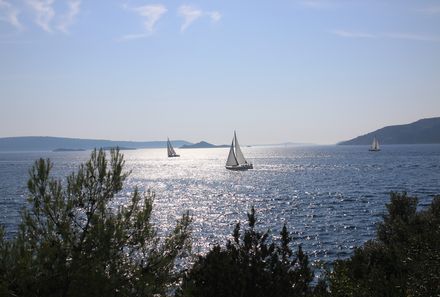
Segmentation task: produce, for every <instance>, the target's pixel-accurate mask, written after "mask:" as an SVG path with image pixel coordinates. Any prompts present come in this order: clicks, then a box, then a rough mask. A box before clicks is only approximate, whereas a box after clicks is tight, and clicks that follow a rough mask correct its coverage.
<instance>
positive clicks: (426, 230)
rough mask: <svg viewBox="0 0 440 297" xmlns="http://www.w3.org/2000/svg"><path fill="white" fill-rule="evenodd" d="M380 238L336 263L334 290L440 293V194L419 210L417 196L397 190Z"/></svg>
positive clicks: (352, 293) (339, 293) (353, 293)
mask: <svg viewBox="0 0 440 297" xmlns="http://www.w3.org/2000/svg"><path fill="white" fill-rule="evenodd" d="M387 209H388V214H386V215H385V216H384V219H383V222H381V223H380V224H379V226H378V230H377V239H376V240H373V241H369V242H367V243H366V244H365V245H364V246H363V247H362V248H359V249H356V250H355V253H354V255H353V256H352V257H351V258H350V259H348V260H340V261H336V262H335V263H334V271H333V273H332V274H331V275H330V277H329V280H330V289H331V292H332V296H440V197H435V198H434V199H433V201H432V203H431V205H430V207H428V209H426V210H424V211H420V212H417V199H416V198H412V197H408V196H407V195H406V193H403V194H398V193H392V194H391V202H390V204H388V205H387Z"/></svg>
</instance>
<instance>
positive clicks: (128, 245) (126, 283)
mask: <svg viewBox="0 0 440 297" xmlns="http://www.w3.org/2000/svg"><path fill="white" fill-rule="evenodd" d="M110 154H111V158H110V161H108V160H107V159H106V154H105V152H104V151H103V150H99V151H96V150H95V151H93V152H92V154H91V157H90V160H89V161H88V162H86V163H85V164H83V165H81V166H80V168H79V170H78V172H77V173H72V174H71V175H70V176H69V177H68V178H67V180H66V182H65V183H64V184H63V183H62V182H61V181H59V180H54V179H53V178H51V177H50V171H51V168H52V164H51V162H50V161H49V160H43V159H40V160H38V161H37V162H35V165H34V166H33V168H32V169H31V170H30V179H29V182H28V189H29V193H30V194H29V199H28V200H29V203H30V206H29V207H28V208H25V209H24V210H23V212H22V222H21V224H20V227H19V232H18V236H17V237H16V238H15V239H13V240H10V241H7V240H5V239H4V237H3V231H2V230H1V231H0V295H1V296H152V295H153V294H160V295H164V294H165V293H166V292H168V291H169V290H170V288H172V286H173V285H175V284H176V282H177V281H178V280H179V277H180V274H179V273H178V272H176V271H175V269H174V268H175V263H176V260H177V259H179V258H181V257H182V256H183V255H184V254H185V253H186V252H187V251H188V249H189V247H190V246H189V235H190V231H189V225H190V222H191V219H190V217H189V216H188V214H185V215H183V217H182V219H181V220H179V221H178V222H177V224H176V227H175V228H174V230H171V231H170V233H169V235H168V236H167V237H166V239H165V240H163V241H161V240H159V238H158V236H157V232H156V229H155V228H154V227H153V226H152V224H151V223H150V219H151V213H152V205H153V198H154V195H153V194H152V193H151V192H148V193H146V194H141V193H140V192H139V191H138V190H137V189H135V190H134V193H133V194H132V196H131V201H130V202H129V203H127V204H126V205H125V206H122V207H119V208H116V206H115V204H114V198H115V195H117V194H118V193H119V192H120V191H121V189H122V187H123V183H124V181H125V179H126V178H127V176H128V174H127V173H124V172H123V167H124V160H123V156H122V155H121V154H120V153H119V151H118V150H112V151H111V153H110Z"/></svg>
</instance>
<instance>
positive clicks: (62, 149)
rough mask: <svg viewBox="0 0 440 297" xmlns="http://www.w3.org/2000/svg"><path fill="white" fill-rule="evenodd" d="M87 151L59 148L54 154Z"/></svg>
mask: <svg viewBox="0 0 440 297" xmlns="http://www.w3.org/2000/svg"><path fill="white" fill-rule="evenodd" d="M85 151H86V149H75V148H72V149H70V148H57V149H54V150H52V152H85Z"/></svg>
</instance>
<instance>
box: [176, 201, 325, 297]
mask: <svg viewBox="0 0 440 297" xmlns="http://www.w3.org/2000/svg"><path fill="white" fill-rule="evenodd" d="M255 224H256V217H255V210H254V208H252V209H251V212H250V213H248V227H247V229H245V230H244V233H242V232H241V226H240V223H238V224H237V225H236V226H235V229H234V231H233V235H232V236H233V238H232V240H229V241H228V242H227V243H226V246H225V247H224V248H221V247H220V246H218V245H216V246H214V247H213V248H212V250H211V251H209V252H208V254H207V255H206V256H199V257H198V259H197V261H196V262H195V264H194V266H193V267H192V268H191V270H190V271H189V272H188V273H187V275H186V276H185V277H184V281H183V284H182V290H181V292H179V295H181V296H210V297H216V296H229V297H234V296H242V297H245V296H252V297H258V296H261V297H263V296H280V297H283V296H308V295H310V294H311V288H310V283H311V281H312V279H313V273H312V271H311V269H310V266H309V262H308V257H307V255H306V254H304V253H303V251H302V248H301V246H299V247H298V251H297V252H296V254H295V256H294V255H293V252H292V250H291V249H290V247H289V244H290V242H291V237H290V235H289V233H288V232H287V228H286V226H284V227H283V229H282V231H281V233H280V235H281V240H280V244H278V245H277V244H275V242H273V241H272V242H269V233H268V232H260V231H257V230H256V228H255ZM324 290H325V289H324ZM322 296H324V295H322Z"/></svg>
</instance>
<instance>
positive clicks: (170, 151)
mask: <svg viewBox="0 0 440 297" xmlns="http://www.w3.org/2000/svg"><path fill="white" fill-rule="evenodd" d="M167 151H168V157H170V158H172V157H180V155H178V154H176V151H175V150H174V148H173V146H172V145H171V142H170V139H169V138H168V139H167Z"/></svg>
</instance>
